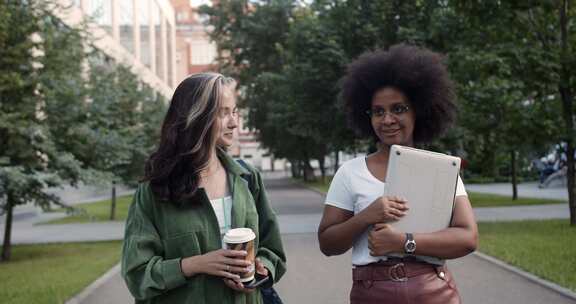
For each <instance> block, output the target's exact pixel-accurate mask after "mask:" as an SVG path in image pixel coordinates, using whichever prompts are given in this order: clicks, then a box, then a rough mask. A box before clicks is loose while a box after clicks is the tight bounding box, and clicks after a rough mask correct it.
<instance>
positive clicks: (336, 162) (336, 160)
mask: <svg viewBox="0 0 576 304" xmlns="http://www.w3.org/2000/svg"><path fill="white" fill-rule="evenodd" d="M334 153H335V154H336V155H334V175H336V171H338V168H339V167H340V151H336V152H334Z"/></svg>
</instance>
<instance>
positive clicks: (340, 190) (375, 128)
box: [318, 45, 478, 304]
mask: <svg viewBox="0 0 576 304" xmlns="http://www.w3.org/2000/svg"><path fill="white" fill-rule="evenodd" d="M341 94H342V98H343V99H344V102H345V104H346V110H347V115H348V118H349V120H350V122H351V124H352V126H353V127H354V128H355V129H356V130H357V131H358V132H359V133H360V134H361V135H363V136H365V137H371V138H374V139H375V140H376V141H377V146H378V150H377V151H376V152H375V153H373V154H370V155H368V156H366V157H359V158H355V159H352V160H349V161H347V162H345V163H344V164H343V165H342V167H340V169H338V171H337V172H336V174H335V176H334V179H333V180H332V183H331V185H330V189H329V190H328V194H327V196H326V202H325V208H324V214H323V216H322V221H321V223H320V227H319V229H318V239H319V242H320V248H321V250H322V252H323V253H324V254H325V255H327V256H331V255H339V254H342V253H345V252H346V251H348V249H350V248H353V249H352V264H353V271H352V274H353V285H352V291H351V293H350V302H351V303H352V304H357V303H420V304H426V303H443V304H451V303H460V301H461V300H460V296H459V294H458V291H457V289H456V285H455V283H454V279H453V278H452V275H451V274H450V272H449V271H448V269H447V268H446V266H445V260H446V259H454V258H459V257H462V256H465V255H467V254H469V253H471V252H473V251H474V250H475V249H476V246H477V239H478V230H477V226H476V222H475V219H474V213H473V211H472V207H471V205H470V201H469V200H468V196H467V194H466V190H465V188H464V184H463V183H462V180H461V179H460V178H458V183H457V189H456V199H455V208H454V214H453V219H452V221H451V223H450V226H449V227H448V228H446V229H444V230H441V231H437V232H433V233H414V234H412V233H410V231H398V230H396V229H395V228H393V227H392V226H391V225H389V223H390V222H393V221H396V220H398V219H400V218H402V217H403V216H404V215H406V214H407V213H408V212H410V210H409V205H410V202H407V201H405V200H404V199H402V198H399V197H386V196H383V189H384V184H385V177H386V170H387V165H388V158H389V152H390V147H391V146H392V145H394V144H396V145H403V146H410V147H413V146H416V145H418V144H423V143H428V142H431V141H432V140H434V139H436V138H437V137H439V136H440V135H442V134H443V133H444V131H446V130H447V129H448V128H449V127H450V125H451V124H452V123H453V122H454V120H455V116H456V106H455V104H454V100H455V94H454V89H453V84H452V82H451V81H450V79H449V77H448V72H447V70H446V67H445V66H444V64H443V62H442V57H441V56H440V55H439V54H437V53H434V52H432V51H430V50H427V49H424V48H419V47H415V46H408V45H395V46H393V47H391V48H390V49H389V50H388V51H384V50H379V51H375V52H368V53H365V54H363V55H361V56H360V57H359V58H358V59H356V60H355V61H354V62H352V63H351V64H350V66H349V67H348V71H347V74H346V75H345V77H344V79H343V81H342V87H341Z"/></svg>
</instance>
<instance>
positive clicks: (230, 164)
mask: <svg viewBox="0 0 576 304" xmlns="http://www.w3.org/2000/svg"><path fill="white" fill-rule="evenodd" d="M216 155H218V158H219V159H220V161H221V162H222V164H223V165H224V168H225V169H226V171H227V172H230V173H232V174H233V175H250V174H251V173H250V171H248V170H246V169H245V168H244V167H243V166H242V165H240V164H239V163H238V162H237V161H235V160H234V159H233V158H232V157H230V156H229V155H228V153H226V151H224V150H223V149H222V148H216Z"/></svg>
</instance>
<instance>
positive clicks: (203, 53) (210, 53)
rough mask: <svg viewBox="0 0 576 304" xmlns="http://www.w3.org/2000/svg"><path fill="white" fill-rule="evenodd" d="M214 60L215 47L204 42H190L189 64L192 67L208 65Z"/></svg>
mask: <svg viewBox="0 0 576 304" xmlns="http://www.w3.org/2000/svg"><path fill="white" fill-rule="evenodd" d="M214 58H216V45H215V44H214V43H210V41H208V39H206V40H205V41H198V40H197V41H192V42H190V63H191V64H192V65H208V64H211V63H212V62H213V61H214Z"/></svg>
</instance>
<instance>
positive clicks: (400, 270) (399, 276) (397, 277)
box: [388, 263, 408, 282]
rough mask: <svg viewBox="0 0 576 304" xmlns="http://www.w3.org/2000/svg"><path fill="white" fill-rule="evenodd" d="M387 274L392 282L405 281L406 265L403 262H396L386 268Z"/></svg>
mask: <svg viewBox="0 0 576 304" xmlns="http://www.w3.org/2000/svg"><path fill="white" fill-rule="evenodd" d="M388 275H389V276H390V279H391V280H392V281H393V282H406V281H408V277H406V267H405V266H404V263H398V264H396V265H394V266H392V267H390V268H389V269H388Z"/></svg>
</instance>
